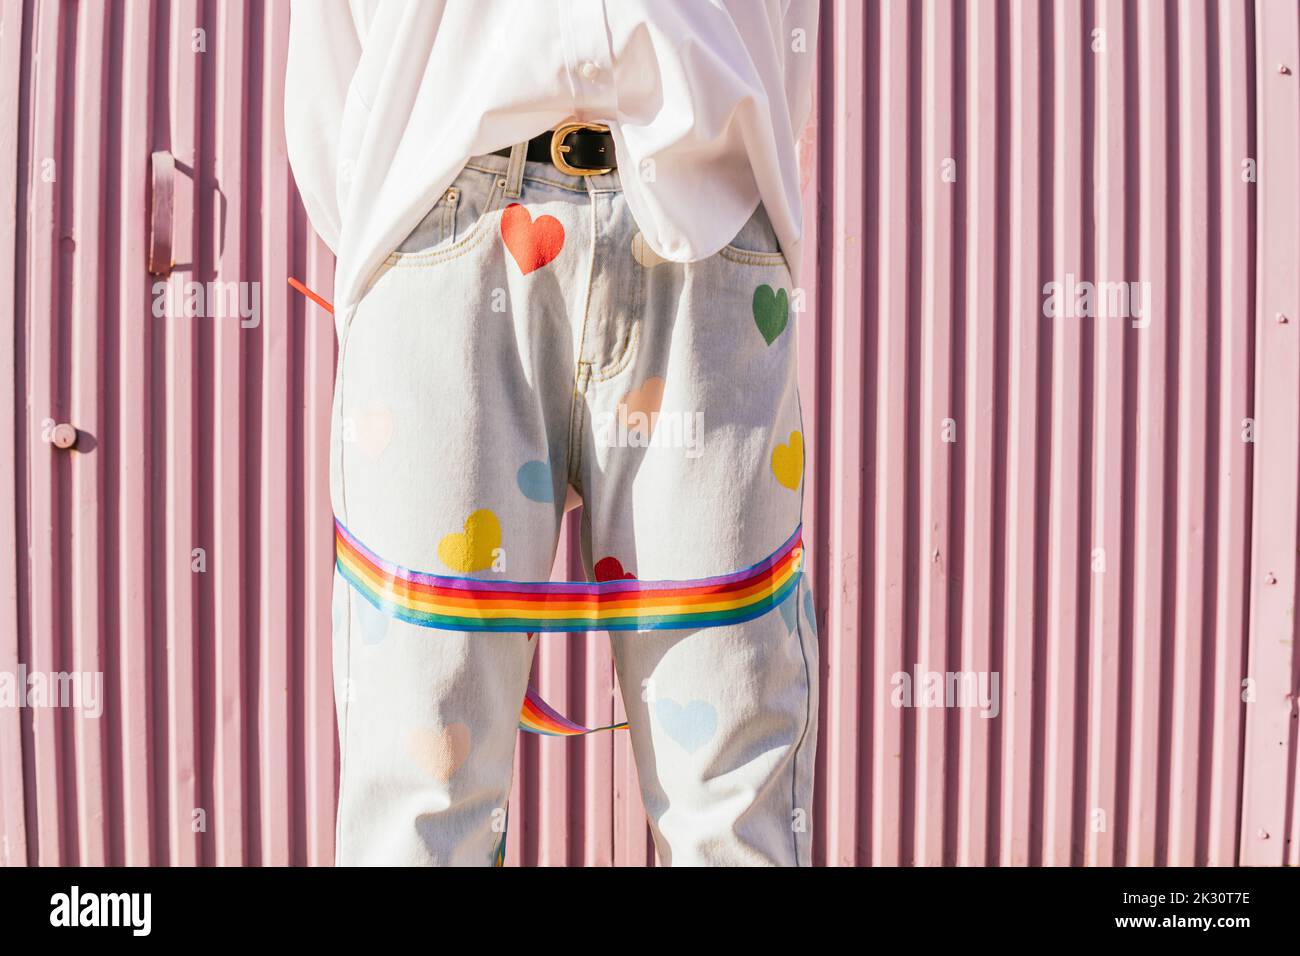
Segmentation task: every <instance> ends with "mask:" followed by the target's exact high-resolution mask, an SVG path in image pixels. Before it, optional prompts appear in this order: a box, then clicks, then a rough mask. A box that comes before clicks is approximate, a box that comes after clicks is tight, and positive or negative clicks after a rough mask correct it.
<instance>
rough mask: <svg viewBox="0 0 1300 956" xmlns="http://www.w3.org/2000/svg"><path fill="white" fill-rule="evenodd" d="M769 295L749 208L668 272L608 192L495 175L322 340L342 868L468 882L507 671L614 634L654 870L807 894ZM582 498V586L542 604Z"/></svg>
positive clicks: (488, 808) (795, 571)
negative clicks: (726, 876) (540, 649)
mask: <svg viewBox="0 0 1300 956" xmlns="http://www.w3.org/2000/svg"><path fill="white" fill-rule="evenodd" d="M790 285H791V283H790V273H789V270H788V268H787V265H786V262H785V260H784V258H783V257H782V255H781V253H780V251H779V248H778V245H777V240H776V236H775V233H774V232H773V230H772V227H771V225H770V223H769V222H768V220H767V217H766V215H765V213H764V212H763V209H762V207H761V206H760V207H759V209H758V210H757V211H756V212H755V214H754V216H753V217H752V218H751V219H750V221H749V222H748V224H747V225H746V226H745V228H744V229H743V230H742V231H741V232H740V234H739V235H737V236H736V238H735V240H734V242H733V243H732V244H731V245H730V246H728V247H726V248H724V249H723V250H722V251H720V252H719V253H717V254H716V255H714V256H711V257H710V258H708V259H705V260H702V261H698V262H692V263H672V262H667V261H664V260H662V259H660V258H659V257H658V256H656V255H655V254H654V252H653V251H652V250H650V249H649V248H648V247H647V246H646V245H645V243H644V242H643V241H642V239H641V236H640V234H639V233H638V230H637V227H636V223H635V222H634V221H633V217H632V214H631V212H630V211H629V209H628V206H627V203H626V201H625V199H624V196H623V193H622V190H621V188H620V185H619V176H618V173H617V172H616V171H615V172H611V173H607V174H602V175H599V176H591V177H573V176H567V175H564V174H562V173H560V172H558V171H557V170H556V169H555V168H553V167H551V166H549V165H547V164H538V163H527V162H525V161H524V155H523V152H522V148H521V147H516V148H515V149H514V151H513V153H512V156H511V158H510V159H506V158H504V157H500V156H491V155H489V156H477V157H474V158H473V159H471V160H470V161H469V163H468V165H467V166H466V167H465V169H464V171H463V172H461V174H460V175H459V176H458V178H457V179H456V181H455V182H454V184H453V185H452V186H451V187H450V188H449V189H448V190H447V191H446V193H445V194H444V195H443V196H442V197H441V198H440V199H439V201H438V202H437V204H436V205H435V206H434V208H433V209H432V210H431V211H430V212H429V214H428V215H427V216H426V217H425V219H424V220H423V222H422V223H421V224H420V225H419V226H418V227H417V228H416V229H415V230H414V231H413V232H412V233H411V235H410V236H409V238H408V239H407V240H406V241H405V242H404V243H403V244H402V245H401V247H400V248H399V249H398V250H396V251H395V252H394V253H393V255H392V256H390V257H389V259H388V261H387V262H386V263H385V264H384V266H383V267H382V268H381V269H380V270H379V272H378V274H377V275H376V276H375V278H374V280H373V283H372V285H371V287H370V289H369V290H368V292H367V294H366V295H365V296H364V297H363V299H362V301H361V302H360V304H359V305H358V306H357V307H356V308H355V309H354V310H351V312H350V313H349V314H347V315H343V316H340V317H339V323H340V325H339V336H340V352H339V366H338V375H337V379H336V384H335V398H334V412H333V441H332V464H331V492H332V499H333V506H334V511H335V515H336V519H337V522H338V529H339V531H338V541H339V550H338V554H339V558H338V565H337V569H338V570H337V574H336V579H335V594H334V601H335V603H334V651H335V653H334V661H335V689H336V702H337V707H338V722H339V735H340V746H341V750H342V771H341V775H342V780H341V785H340V795H339V811H338V828H337V841H338V842H337V856H338V861H339V863H341V864H366V863H382V864H450V865H488V864H491V863H492V862H493V861H494V859H495V858H496V856H497V852H498V850H499V848H500V846H501V844H502V840H503V831H504V820H505V807H506V802H507V799H508V796H509V792H510V786H511V775H512V771H513V758H514V750H515V742H516V737H517V730H516V726H517V721H518V720H519V714H520V704H521V701H522V700H523V698H524V693H525V689H526V686H527V680H528V674H529V670H530V666H531V662H532V656H533V651H534V649H535V648H536V647H537V644H538V642H539V641H542V640H546V639H547V634H548V632H549V631H554V630H577V629H584V630H608V631H609V633H610V639H611V641H612V651H613V654H614V658H615V664H616V671H617V675H618V680H619V684H620V686H621V688H622V690H623V694H624V702H625V707H626V712H627V719H628V724H629V729H628V732H629V733H630V735H631V743H632V747H633V750H634V753H635V757H636V762H637V769H638V775H639V778H640V784H641V791H642V798H643V800H644V803H645V807H646V809H647V812H648V814H649V817H650V822H651V825H652V829H653V833H654V837H655V840H656V844H657V848H658V852H659V855H660V858H661V859H662V860H663V861H664V862H665V863H668V864H674V865H808V864H809V862H810V846H811V839H812V822H811V808H812V783H813V767H814V757H815V748H816V738H817V659H818V655H817V640H816V635H815V630H814V623H813V622H814V614H813V609H812V600H811V589H810V587H809V580H808V578H807V576H806V574H804V573H803V568H802V563H801V551H800V550H799V549H800V539H799V531H800V522H801V511H802V497H803V480H802V479H803V466H804V444H803V436H802V425H801V423H800V409H799V398H798V392H797V385H796V360H795V339H796V335H795V329H794V322H795V320H796V318H797V309H796V307H795V306H796V305H797V302H798V298H797V297H796V296H795V292H796V290H794V289H792V288H791V287H790ZM579 498H580V500H581V506H582V542H583V557H584V561H585V564H586V566H587V569H588V575H589V577H590V578H591V579H593V580H595V581H598V582H600V583H598V584H589V585H581V586H574V587H573V588H572V589H570V590H565V591H557V590H555V589H554V588H548V586H545V585H542V584H539V582H546V581H547V580H548V578H549V576H550V572H551V566H552V562H553V559H554V556H555V552H556V545H557V540H558V535H559V530H560V526H561V521H562V518H563V515H564V511H565V503H566V500H568V501H570V502H571V503H572V502H576V501H577V500H578V499H579ZM547 745H549V746H565V743H564V741H562V740H555V741H550V742H548V744H547Z"/></svg>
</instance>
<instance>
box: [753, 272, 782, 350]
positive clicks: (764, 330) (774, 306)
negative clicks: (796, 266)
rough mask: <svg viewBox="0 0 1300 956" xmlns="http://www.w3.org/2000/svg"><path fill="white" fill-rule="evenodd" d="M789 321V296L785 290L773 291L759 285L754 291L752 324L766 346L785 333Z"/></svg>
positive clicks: (768, 286)
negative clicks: (755, 326)
mask: <svg viewBox="0 0 1300 956" xmlns="http://www.w3.org/2000/svg"><path fill="white" fill-rule="evenodd" d="M789 321H790V296H789V294H788V293H787V292H786V291H785V289H780V290H776V291H773V289H772V287H771V286H770V285H761V286H759V287H758V288H757V289H755V290H754V324H755V325H757V326H758V331H759V334H760V335H762V336H763V340H764V341H765V342H767V344H768V345H771V344H772V343H773V342H775V341H776V337H777V336H778V335H780V334H781V333H782V332H784V331H785V327H786V324H787V323H788V322H789Z"/></svg>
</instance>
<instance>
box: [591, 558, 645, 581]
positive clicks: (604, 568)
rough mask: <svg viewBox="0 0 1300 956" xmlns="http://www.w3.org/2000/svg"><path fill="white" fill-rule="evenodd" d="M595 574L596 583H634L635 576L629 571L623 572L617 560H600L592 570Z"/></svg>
mask: <svg viewBox="0 0 1300 956" xmlns="http://www.w3.org/2000/svg"><path fill="white" fill-rule="evenodd" d="M592 570H593V571H595V572H596V580H597V581H635V580H636V575H635V574H632V573H631V572H630V571H624V570H623V565H622V563H621V562H620V561H619V560H618V558H601V559H600V560H599V561H597V562H596V566H595V567H594V568H592Z"/></svg>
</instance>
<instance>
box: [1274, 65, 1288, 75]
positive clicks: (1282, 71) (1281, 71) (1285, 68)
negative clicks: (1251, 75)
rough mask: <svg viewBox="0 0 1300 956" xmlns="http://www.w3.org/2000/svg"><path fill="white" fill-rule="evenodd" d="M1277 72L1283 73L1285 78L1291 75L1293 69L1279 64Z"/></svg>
mask: <svg viewBox="0 0 1300 956" xmlns="http://www.w3.org/2000/svg"><path fill="white" fill-rule="evenodd" d="M1277 71H1278V72H1279V73H1281V74H1282V75H1283V76H1290V75H1291V67H1289V66H1287V65H1286V64H1285V63H1279V64H1278V65H1277Z"/></svg>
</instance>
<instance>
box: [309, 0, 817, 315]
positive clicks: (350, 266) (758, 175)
mask: <svg viewBox="0 0 1300 956" xmlns="http://www.w3.org/2000/svg"><path fill="white" fill-rule="evenodd" d="M816 29H817V2H816V0H293V7H292V19H291V21H290V33H289V63H288V73H287V76H286V80H285V132H286V136H287V142H288V151H289V161H290V164H291V165H292V167H293V172H294V176H295V178H296V179H297V182H298V188H299V190H300V192H301V193H302V197H303V202H304V204H305V205H306V208H307V213H308V215H309V216H310V217H311V221H312V225H313V226H314V227H315V229H316V231H317V232H318V233H319V234H320V236H321V237H322V238H323V239H324V240H325V242H326V243H327V244H328V245H329V247H330V248H331V249H332V250H334V252H335V254H336V255H337V256H338V263H337V271H336V275H335V289H334V297H335V306H336V308H340V309H346V308H348V307H349V306H350V305H353V304H355V303H356V302H357V301H358V300H359V299H360V297H361V295H362V294H364V291H365V288H366V286H367V284H368V283H369V281H370V278H371V276H372V275H373V274H374V272H375V270H376V269H377V268H378V267H379V266H380V265H381V264H382V263H383V261H384V259H385V258H386V257H387V256H388V254H389V253H390V252H392V250H393V249H395V248H397V246H398V245H399V244H400V243H401V242H402V240H403V239H404V238H405V237H406V236H407V234H408V233H410V231H411V230H412V229H413V228H414V227H415V226H416V225H417V224H418V223H419V222H420V220H421V219H422V218H423V217H424V215H425V214H426V213H427V212H428V211H429V209H431V208H432V207H433V205H434V203H435V202H437V200H438V197H439V196H440V195H441V194H442V193H443V191H444V190H446V188H447V187H448V186H449V185H450V184H451V182H452V180H454V179H455V178H456V176H457V174H459V172H460V170H461V168H462V167H463V166H464V164H465V161H466V160H468V159H469V158H470V157H471V156H475V155H479V154H482V153H490V152H493V151H495V150H497V149H500V148H502V147H505V146H510V145H512V144H513V143H516V142H520V141H522V140H526V139H529V138H531V137H532V136H535V135H536V134H538V133H540V132H543V131H545V130H547V129H550V128H551V127H553V126H556V125H558V124H559V123H561V122H563V121H565V120H566V119H570V118H573V119H578V120H585V121H590V122H597V123H604V124H607V125H608V126H609V127H610V130H611V133H612V134H613V137H614V144H615V149H616V151H617V155H618V162H619V172H620V179H621V180H622V183H623V191H624V193H625V195H626V197H627V203H628V206H629V208H630V209H631V211H632V214H633V215H634V216H635V217H636V221H637V226H638V228H639V229H640V230H641V232H642V233H643V234H644V236H645V240H646V242H647V243H648V244H649V245H650V247H651V248H652V249H653V250H654V251H655V252H657V253H658V254H659V255H660V256H662V257H663V258H665V259H669V260H673V261H679V262H687V261H692V260H696V259H702V258H705V257H707V256H710V255H713V254H714V253H715V252H717V251H718V250H719V249H720V248H722V247H723V246H724V245H726V244H727V243H728V242H730V241H731V240H732V239H733V238H734V236H735V235H736V233H737V232H739V231H740V228H741V226H743V225H744V224H745V222H746V221H747V220H748V219H749V217H750V216H751V215H752V214H753V212H754V210H755V208H757V206H758V203H759V202H760V201H761V202H762V203H763V204H764V206H765V207H766V209H767V213H768V216H769V217H770V219H771V221H772V225H773V227H774V228H775V230H776V234H777V237H778V239H779V240H780V243H781V248H782V251H783V252H784V253H785V256H786V259H787V260H788V262H789V264H790V267H791V271H792V272H793V273H794V278H795V282H796V283H797V282H798V269H799V259H800V252H799V250H800V239H801V236H802V234H803V223H802V210H801V205H800V198H799V193H800V184H799V169H798V159H797V156H796V149H795V140H796V139H797V137H798V136H799V134H800V132H801V131H802V128H803V125H804V123H805V121H806V120H807V117H808V112H809V109H810V105H811V96H812V90H811V85H812V77H813V73H814V57H815V47H816Z"/></svg>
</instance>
